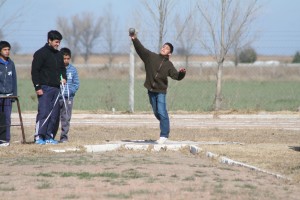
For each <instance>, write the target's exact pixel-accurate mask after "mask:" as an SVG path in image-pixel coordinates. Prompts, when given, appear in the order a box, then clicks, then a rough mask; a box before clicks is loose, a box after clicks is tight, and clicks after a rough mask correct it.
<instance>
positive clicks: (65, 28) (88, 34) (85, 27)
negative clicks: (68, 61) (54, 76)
mask: <svg viewBox="0 0 300 200" xmlns="http://www.w3.org/2000/svg"><path fill="white" fill-rule="evenodd" d="M56 23H57V27H58V29H59V30H60V31H61V32H62V34H63V37H64V41H66V43H67V45H68V47H69V48H70V49H72V50H73V52H74V53H73V56H72V57H73V60H72V61H74V59H75V57H76V55H77V52H81V53H82V54H83V57H84V61H85V62H86V63H87V61H88V59H89V56H90V54H91V53H92V50H93V47H94V45H95V41H96V40H97V39H98V38H99V37H100V33H101V26H102V18H101V17H98V18H96V17H95V16H94V15H93V14H91V13H82V14H81V15H74V16H73V17H71V21H70V22H69V21H68V19H67V18H65V17H58V18H57V21H56ZM80 50H81V51H80Z"/></svg>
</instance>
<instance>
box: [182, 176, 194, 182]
mask: <svg viewBox="0 0 300 200" xmlns="http://www.w3.org/2000/svg"><path fill="white" fill-rule="evenodd" d="M183 181H195V177H194V176H188V177H185V178H184V179H183Z"/></svg>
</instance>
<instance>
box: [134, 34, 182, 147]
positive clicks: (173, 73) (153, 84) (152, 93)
mask: <svg viewBox="0 0 300 200" xmlns="http://www.w3.org/2000/svg"><path fill="white" fill-rule="evenodd" d="M129 36H130V37H131V40H132V42H133V45H134V47H135V50H136V52H137V54H138V55H139V56H140V58H141V59H142V61H143V62H144V64H145V71H146V80H145V83H144V86H145V88H146V89H147V90H148V96H149V100H150V104H151V106H152V110H153V113H154V115H155V117H156V118H157V119H158V120H159V122H160V138H159V140H157V143H158V144H163V143H165V142H166V140H167V139H168V138H169V133H170V120H169V115H168V111H167V103H166V94H167V88H168V77H171V78H172V79H174V80H178V81H180V80H182V79H183V78H184V76H185V73H186V70H185V69H184V68H180V69H179V71H177V70H176V69H175V67H174V65H173V63H172V62H171V61H170V60H169V57H170V56H171V54H172V53H173V49H174V48H173V45H172V44H171V43H168V42H167V43H165V44H164V45H163V46H162V48H161V50H160V53H159V54H157V53H154V52H151V51H149V50H148V49H146V48H145V47H144V46H143V45H142V44H141V42H140V41H139V40H138V39H137V37H136V34H135V33H134V32H132V31H131V30H130V31H129Z"/></svg>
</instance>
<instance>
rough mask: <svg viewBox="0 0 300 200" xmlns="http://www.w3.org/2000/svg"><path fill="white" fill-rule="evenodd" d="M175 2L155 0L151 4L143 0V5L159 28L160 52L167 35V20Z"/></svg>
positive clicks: (172, 0) (173, 0)
mask: <svg viewBox="0 0 300 200" xmlns="http://www.w3.org/2000/svg"><path fill="white" fill-rule="evenodd" d="M174 2H175V0H153V1H151V3H150V2H149V1H147V0H143V5H144V6H145V8H146V10H147V11H148V12H149V13H150V16H151V19H153V21H152V22H154V26H155V27H157V28H158V50H160V48H161V46H162V43H163V38H164V37H165V35H166V33H167V29H166V25H167V19H168V17H169V15H170V12H171V11H172V9H173V8H174Z"/></svg>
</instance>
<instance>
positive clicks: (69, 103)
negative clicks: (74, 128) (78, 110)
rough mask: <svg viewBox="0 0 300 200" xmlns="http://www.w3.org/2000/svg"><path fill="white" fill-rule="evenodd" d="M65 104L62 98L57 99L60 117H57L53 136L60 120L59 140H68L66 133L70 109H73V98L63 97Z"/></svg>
mask: <svg viewBox="0 0 300 200" xmlns="http://www.w3.org/2000/svg"><path fill="white" fill-rule="evenodd" d="M65 102H66V105H65V103H64V100H63V99H59V102H58V103H59V108H60V117H58V119H57V121H56V126H55V130H56V131H55V134H54V135H53V138H55V136H56V134H57V132H58V128H59V122H61V134H60V140H68V133H69V130H70V121H71V117H72V109H73V98H72V99H69V100H68V99H67V98H66V99H65Z"/></svg>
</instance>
